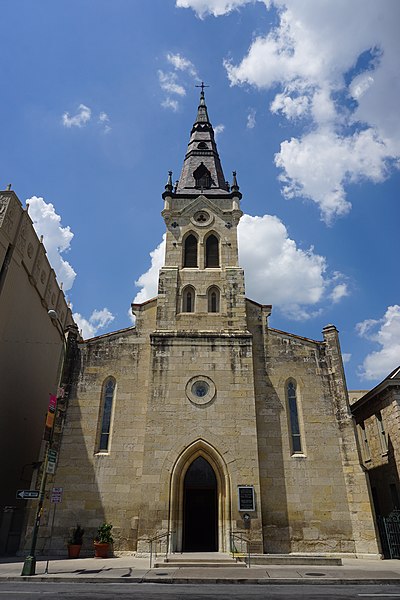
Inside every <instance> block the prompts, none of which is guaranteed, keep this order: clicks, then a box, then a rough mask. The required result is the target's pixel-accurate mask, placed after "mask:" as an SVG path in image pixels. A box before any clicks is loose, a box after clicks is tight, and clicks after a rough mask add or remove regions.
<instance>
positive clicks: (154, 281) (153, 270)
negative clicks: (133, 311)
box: [133, 233, 166, 304]
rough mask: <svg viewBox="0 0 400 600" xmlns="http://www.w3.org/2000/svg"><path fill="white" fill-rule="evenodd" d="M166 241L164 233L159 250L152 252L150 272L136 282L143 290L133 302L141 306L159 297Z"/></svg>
mask: <svg viewBox="0 0 400 600" xmlns="http://www.w3.org/2000/svg"><path fill="white" fill-rule="evenodd" d="M165 239H166V234H165V233H164V235H163V239H162V242H160V244H159V245H158V246H157V248H155V249H154V250H153V251H152V252H150V257H151V266H150V268H149V269H148V271H146V272H145V273H143V274H142V275H141V276H140V277H139V279H138V280H137V281H135V285H136V286H137V287H140V288H142V289H141V290H140V291H139V292H138V293H137V294H136V296H135V298H134V300H133V302H136V303H138V304H140V303H141V302H145V301H146V300H149V299H150V298H153V297H154V296H156V295H157V287H158V273H159V270H160V269H161V267H162V266H163V265H164V258H165Z"/></svg>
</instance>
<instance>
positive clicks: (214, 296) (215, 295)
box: [207, 286, 219, 313]
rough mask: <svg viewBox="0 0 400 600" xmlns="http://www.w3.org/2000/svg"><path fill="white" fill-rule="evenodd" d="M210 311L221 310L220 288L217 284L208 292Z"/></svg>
mask: <svg viewBox="0 0 400 600" xmlns="http://www.w3.org/2000/svg"><path fill="white" fill-rule="evenodd" d="M207 301H208V312H210V313H217V312H219V289H218V288H217V287H216V286H213V287H211V288H210V289H209V290H208V294H207Z"/></svg>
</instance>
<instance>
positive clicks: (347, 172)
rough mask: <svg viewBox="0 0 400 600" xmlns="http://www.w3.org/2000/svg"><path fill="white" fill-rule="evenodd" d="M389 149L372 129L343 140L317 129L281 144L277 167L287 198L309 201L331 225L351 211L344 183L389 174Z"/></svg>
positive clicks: (376, 178) (277, 155) (328, 131)
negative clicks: (317, 207) (318, 208)
mask: <svg viewBox="0 0 400 600" xmlns="http://www.w3.org/2000/svg"><path fill="white" fill-rule="evenodd" d="M387 158H388V156H387V146H386V145H385V143H384V142H382V140H379V139H377V137H376V135H375V133H374V132H373V130H372V129H368V130H365V131H360V132H356V133H354V134H353V135H352V136H348V137H341V136H340V135H337V134H335V133H334V132H332V130H330V129H323V128H321V129H318V130H317V131H315V132H312V133H309V134H306V135H304V136H303V138H302V139H297V138H292V139H291V140H290V141H285V142H282V144H281V149H280V152H279V153H278V154H276V155H275V164H276V165H277V166H278V167H280V168H281V169H282V170H283V173H282V174H281V176H280V180H281V181H282V182H283V183H284V186H283V190H282V192H283V194H284V196H285V197H287V198H295V197H303V198H309V199H310V200H312V201H313V202H315V203H317V204H318V205H319V207H320V210H321V213H322V218H323V220H324V221H325V222H326V223H331V222H332V221H333V220H334V218H335V217H336V216H341V215H345V214H347V213H348V212H349V210H350V209H351V204H350V202H349V201H348V200H347V199H346V192H345V184H346V183H350V182H351V183H355V182H358V181H360V180H363V179H370V180H371V181H374V182H375V183H377V182H380V181H383V180H384V179H385V177H386V175H387Z"/></svg>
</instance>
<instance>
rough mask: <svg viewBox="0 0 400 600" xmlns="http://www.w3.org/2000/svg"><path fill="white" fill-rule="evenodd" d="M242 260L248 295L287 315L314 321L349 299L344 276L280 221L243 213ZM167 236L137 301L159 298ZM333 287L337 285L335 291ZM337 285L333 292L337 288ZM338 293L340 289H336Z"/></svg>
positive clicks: (155, 253)
mask: <svg viewBox="0 0 400 600" xmlns="http://www.w3.org/2000/svg"><path fill="white" fill-rule="evenodd" d="M238 237H239V259H240V264H241V266H242V267H244V269H245V275H246V295H247V296H248V297H249V298H252V299H253V300H256V301H258V302H262V303H272V304H275V305H276V308H277V310H281V311H282V312H283V313H284V314H285V315H286V316H287V317H289V318H292V319H295V320H298V319H309V318H310V317H312V316H315V315H316V314H318V313H319V311H320V310H321V308H322V306H323V303H324V302H325V303H329V301H331V300H332V298H333V297H335V301H339V299H340V298H341V297H343V296H344V295H346V293H345V291H344V290H345V287H341V286H342V285H343V286H345V284H342V283H341V282H340V279H341V278H342V277H343V276H342V275H341V274H340V273H335V274H334V276H333V277H331V278H329V276H328V275H327V265H326V260H325V258H324V257H323V256H320V255H318V254H316V253H315V252H314V250H313V248H310V249H308V250H303V249H301V248H298V246H297V245H296V242H295V241H294V240H292V239H291V238H290V237H289V234H288V231H287V229H286V227H285V225H284V224H283V223H282V221H280V220H279V219H278V218H277V217H274V216H270V215H264V216H263V217H252V216H250V215H244V216H243V217H242V219H241V221H240V224H239V228H238ZM164 255H165V235H164V237H163V241H162V242H161V243H160V245H159V246H157V248H156V249H155V250H153V252H151V253H150V256H151V266H150V268H149V270H148V271H146V272H145V273H143V275H141V276H140V277H139V279H138V280H137V281H136V282H135V284H136V285H137V286H138V287H140V288H141V290H140V291H139V292H138V293H137V295H136V297H135V299H134V302H138V303H140V302H144V301H145V300H148V299H149V298H152V297H154V296H155V295H156V294H157V281H158V272H159V269H160V268H161V267H162V265H163V264H164ZM333 286H334V287H333ZM332 287H333V290H332ZM335 290H336V291H335Z"/></svg>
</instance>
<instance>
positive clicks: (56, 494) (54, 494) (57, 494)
mask: <svg viewBox="0 0 400 600" xmlns="http://www.w3.org/2000/svg"><path fill="white" fill-rule="evenodd" d="M62 493H63V489H62V487H53V489H52V491H51V498H50V500H51V502H52V503H53V504H57V503H60V502H62Z"/></svg>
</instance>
